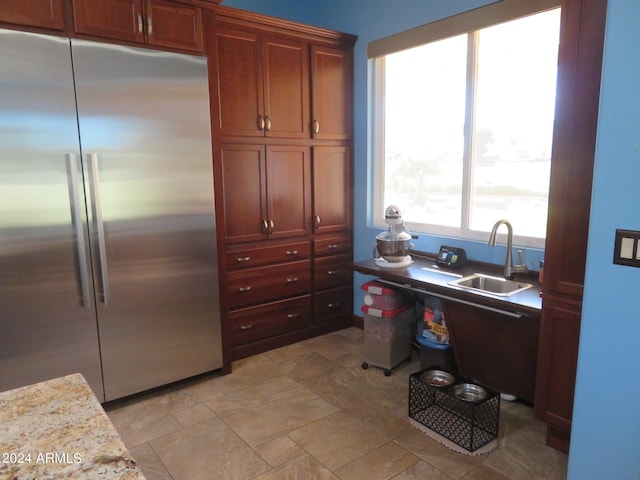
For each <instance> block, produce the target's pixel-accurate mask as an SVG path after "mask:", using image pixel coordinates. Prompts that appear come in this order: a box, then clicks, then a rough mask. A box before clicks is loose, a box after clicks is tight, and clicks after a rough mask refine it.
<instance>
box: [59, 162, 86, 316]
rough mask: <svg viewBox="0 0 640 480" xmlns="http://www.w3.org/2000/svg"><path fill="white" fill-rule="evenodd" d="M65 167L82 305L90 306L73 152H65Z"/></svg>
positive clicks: (76, 171)
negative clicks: (74, 234) (67, 176)
mask: <svg viewBox="0 0 640 480" xmlns="http://www.w3.org/2000/svg"><path fill="white" fill-rule="evenodd" d="M65 159H66V160H67V169H68V170H69V195H70V197H71V214H72V216H73V225H74V227H75V233H76V248H77V252H78V269H79V270H80V288H81V290H82V305H83V306H84V308H91V300H90V298H91V297H90V294H89V276H88V274H87V253H86V252H87V251H86V244H85V241H84V228H83V222H82V210H81V208H80V205H81V203H80V194H79V192H78V161H77V159H76V155H75V154H74V153H67V154H65Z"/></svg>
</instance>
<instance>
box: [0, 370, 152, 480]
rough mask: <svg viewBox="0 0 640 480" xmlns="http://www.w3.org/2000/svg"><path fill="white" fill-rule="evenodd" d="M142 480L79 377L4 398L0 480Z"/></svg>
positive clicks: (9, 393)
mask: <svg viewBox="0 0 640 480" xmlns="http://www.w3.org/2000/svg"><path fill="white" fill-rule="evenodd" d="M50 479H51V480H53V479H56V480H59V479H82V480H92V479H100V480H115V479H118V480H121V479H127V480H128V479H135V480H144V475H143V474H142V472H141V470H140V469H139V467H138V466H136V464H135V462H134V460H133V459H132V458H131V455H130V454H129V452H128V451H127V449H126V447H125V446H124V443H123V442H122V440H121V438H120V436H119V435H118V432H117V431H116V429H115V428H114V426H113V424H112V423H111V421H110V420H109V417H107V415H106V413H105V412H104V410H103V409H102V406H101V405H100V403H99V402H98V399H97V398H96V397H95V396H94V394H93V392H92V391H91V388H89V385H88V384H87V383H86V381H85V380H84V377H83V376H82V375H80V374H74V375H69V376H66V377H61V378H56V379H53V380H48V381H46V382H41V383H36V384H34V385H29V386H26V387H22V388H17V389H15V390H9V391H6V392H2V393H0V480H50Z"/></svg>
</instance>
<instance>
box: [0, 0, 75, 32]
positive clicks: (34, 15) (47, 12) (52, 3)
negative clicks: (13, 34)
mask: <svg viewBox="0 0 640 480" xmlns="http://www.w3.org/2000/svg"><path fill="white" fill-rule="evenodd" d="M62 15H63V14H62V0H30V1H27V0H3V1H2V6H1V7H0V22H6V23H13V24H16V25H26V26H29V27H42V28H51V29H54V30H64V18H63V16H62Z"/></svg>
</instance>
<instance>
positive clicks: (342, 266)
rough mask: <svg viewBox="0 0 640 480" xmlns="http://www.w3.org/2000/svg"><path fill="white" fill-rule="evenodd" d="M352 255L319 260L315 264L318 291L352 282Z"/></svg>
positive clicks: (314, 273)
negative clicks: (350, 264)
mask: <svg viewBox="0 0 640 480" xmlns="http://www.w3.org/2000/svg"><path fill="white" fill-rule="evenodd" d="M349 263H351V254H350V253H349V254H346V255H335V256H331V257H322V258H317V259H315V260H314V262H313V266H314V268H313V277H314V280H315V285H314V287H315V289H316V290H326V289H327V288H332V287H339V286H341V285H346V284H349V283H350V282H351V278H352V277H353V272H352V271H351V269H350V268H349Z"/></svg>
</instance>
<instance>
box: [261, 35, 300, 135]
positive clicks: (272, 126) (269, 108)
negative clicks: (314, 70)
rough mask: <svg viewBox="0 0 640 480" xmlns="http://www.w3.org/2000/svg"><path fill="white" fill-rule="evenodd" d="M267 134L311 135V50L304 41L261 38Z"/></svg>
mask: <svg viewBox="0 0 640 480" xmlns="http://www.w3.org/2000/svg"><path fill="white" fill-rule="evenodd" d="M262 68H263V79H264V102H265V104H264V112H265V135H266V136H267V137H284V138H309V114H310V113H309V104H310V101H309V50H308V45H307V44H306V43H303V42H299V41H293V40H284V39H281V38H273V37H264V38H263V40H262Z"/></svg>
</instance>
